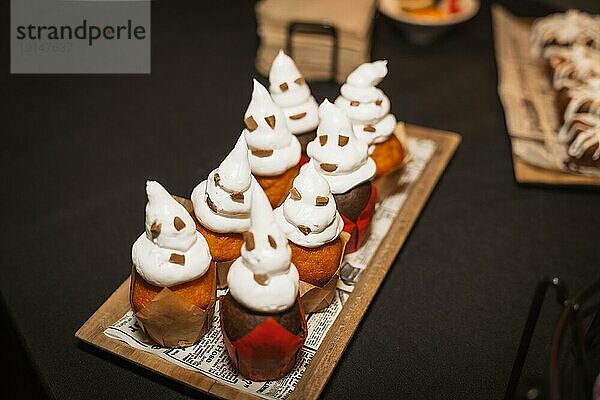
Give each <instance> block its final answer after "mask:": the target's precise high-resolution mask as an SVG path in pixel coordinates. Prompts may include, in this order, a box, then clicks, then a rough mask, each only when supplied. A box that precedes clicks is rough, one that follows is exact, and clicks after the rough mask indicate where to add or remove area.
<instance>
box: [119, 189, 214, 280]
mask: <svg viewBox="0 0 600 400" xmlns="http://www.w3.org/2000/svg"><path fill="white" fill-rule="evenodd" d="M146 194H147V196H148V203H147V204H146V231H145V232H144V233H142V234H141V235H140V237H138V239H137V240H136V241H135V243H134V244H133V247H132V249H131V258H132V260H133V265H134V266H135V269H136V271H137V272H138V274H140V276H141V277H142V278H143V279H144V280H145V281H146V282H148V283H151V284H152V285H155V286H160V287H168V286H173V285H178V284H180V283H185V282H189V281H191V280H194V279H197V278H199V277H201V276H202V275H204V273H205V272H206V271H207V270H208V267H209V265H210V261H211V255H210V253H209V250H208V244H207V243H206V240H205V239H204V237H203V236H202V235H201V234H200V233H199V232H198V231H196V224H195V223H194V220H193V219H192V217H191V215H190V214H189V213H188V212H187V210H186V209H185V208H184V207H183V206H182V205H181V204H179V203H178V202H177V201H176V200H175V199H174V198H173V197H172V196H171V195H170V194H169V192H167V191H166V189H165V188H164V187H162V185H161V184H160V183H158V182H155V181H148V182H146Z"/></svg>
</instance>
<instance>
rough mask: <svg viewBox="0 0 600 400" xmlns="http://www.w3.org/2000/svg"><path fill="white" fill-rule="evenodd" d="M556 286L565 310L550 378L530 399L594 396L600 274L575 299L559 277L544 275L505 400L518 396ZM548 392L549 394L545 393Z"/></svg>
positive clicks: (599, 360) (599, 350)
mask: <svg viewBox="0 0 600 400" xmlns="http://www.w3.org/2000/svg"><path fill="white" fill-rule="evenodd" d="M551 288H552V289H554V292H555V295H556V301H557V303H558V304H559V305H560V306H561V307H562V312H561V314H560V318H559V320H558V323H557V324H556V327H555V329H554V333H553V336H552V344H551V348H550V363H549V378H548V382H547V384H546V385H544V386H547V390H544V389H546V388H539V390H537V389H535V390H534V391H530V392H528V394H527V397H526V398H527V399H531V400H533V399H536V400H542V399H549V400H579V399H586V400H589V399H591V398H592V390H593V386H594V382H595V379H596V377H597V376H598V373H599V371H600V314H599V313H598V310H599V309H600V276H597V277H596V278H594V279H593V280H592V281H590V282H589V283H588V284H587V285H585V286H584V287H583V288H582V289H581V290H580V291H579V292H577V294H576V295H575V296H573V297H571V298H569V297H568V292H567V288H566V286H565V284H564V283H563V282H562V281H561V279H560V278H558V277H544V278H542V279H541V280H540V281H539V283H538V285H537V287H536V289H535V292H534V295H533V299H532V301H531V306H530V308H529V313H528V316H527V321H526V323H525V327H524V329H523V333H522V335H521V341H520V343H519V348H518V350H517V354H516V356H515V361H514V363H513V368H512V371H511V374H510V379H509V381H508V385H507V388H506V392H505V396H504V398H505V400H510V399H514V398H515V395H516V393H517V387H518V385H519V381H520V379H521V375H522V372H523V365H524V364H525V359H526V357H527V353H528V350H529V346H530V344H531V340H532V338H533V333H534V331H535V327H536V325H537V322H538V319H539V316H540V313H541V310H542V307H543V305H544V300H545V299H546V294H547V292H548V290H549V289H551ZM544 393H547V397H546V396H544Z"/></svg>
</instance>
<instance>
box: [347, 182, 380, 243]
mask: <svg viewBox="0 0 600 400" xmlns="http://www.w3.org/2000/svg"><path fill="white" fill-rule="evenodd" d="M376 197H377V188H376V187H375V185H373V184H371V197H369V201H368V202H367V205H366V206H365V208H364V209H363V210H362V212H361V213H360V215H359V216H358V219H357V220H356V221H351V220H350V219H348V218H346V216H344V215H343V214H342V213H340V215H341V216H342V219H343V220H344V232H348V233H349V234H350V240H349V241H348V244H346V254H348V253H353V252H355V251H356V250H358V249H359V248H360V246H362V244H363V242H364V241H365V238H366V236H367V232H368V230H369V225H370V224H371V219H372V218H373V214H374V213H375V198H376Z"/></svg>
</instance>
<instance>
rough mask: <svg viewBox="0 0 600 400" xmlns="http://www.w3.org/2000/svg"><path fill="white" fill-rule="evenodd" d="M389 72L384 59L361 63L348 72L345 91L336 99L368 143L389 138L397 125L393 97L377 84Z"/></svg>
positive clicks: (344, 85) (341, 90)
mask: <svg viewBox="0 0 600 400" xmlns="http://www.w3.org/2000/svg"><path fill="white" fill-rule="evenodd" d="M387 73H388V69H387V61H385V60H380V61H374V62H372V63H365V64H362V65H360V66H359V67H358V68H356V69H355V70H354V71H352V72H351V73H350V75H348V78H347V79H346V83H344V84H343V85H342V88H341V89H340V92H341V94H342V95H341V96H339V97H338V98H337V99H336V100H335V105H336V106H338V107H340V108H341V109H343V110H344V111H345V112H346V114H347V115H348V117H349V118H350V120H351V121H352V124H353V129H354V134H355V135H356V137H357V138H359V139H360V140H363V141H365V142H367V143H369V144H371V143H381V142H383V141H385V140H387V139H388V138H389V137H390V135H391V134H392V133H393V132H394V129H396V117H394V115H393V114H390V99H388V97H387V96H386V95H385V94H384V93H383V91H382V90H381V89H379V88H378V87H377V85H378V84H379V83H380V82H381V80H382V79H383V78H384V77H385V76H386V75H387Z"/></svg>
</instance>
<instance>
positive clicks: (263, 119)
mask: <svg viewBox="0 0 600 400" xmlns="http://www.w3.org/2000/svg"><path fill="white" fill-rule="evenodd" d="M244 123H245V124H246V129H244V131H243V134H244V137H245V139H246V143H247V144H248V158H249V160H250V169H251V170H252V174H253V175H254V176H255V177H256V180H257V181H258V183H259V184H260V186H261V187H262V188H263V190H264V191H265V193H266V195H267V197H268V199H269V202H270V203H271V205H272V206H273V207H275V206H278V205H279V204H280V203H281V201H282V200H283V198H284V197H285V195H286V194H287V192H288V190H289V189H290V185H291V184H292V181H293V180H294V178H295V177H296V175H297V174H298V170H299V169H300V165H299V162H300V143H299V142H298V139H296V137H295V136H294V135H292V133H291V132H290V130H289V129H288V126H287V122H286V117H285V115H284V114H283V111H281V108H279V106H278V105H276V104H275V103H274V102H273V100H272V99H271V95H270V94H269V92H268V91H267V89H266V88H265V87H264V86H263V85H261V84H260V83H259V82H258V81H257V80H256V79H255V80H254V90H253V91H252V100H250V104H249V105H248V109H247V110H246V113H245V114H244Z"/></svg>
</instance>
